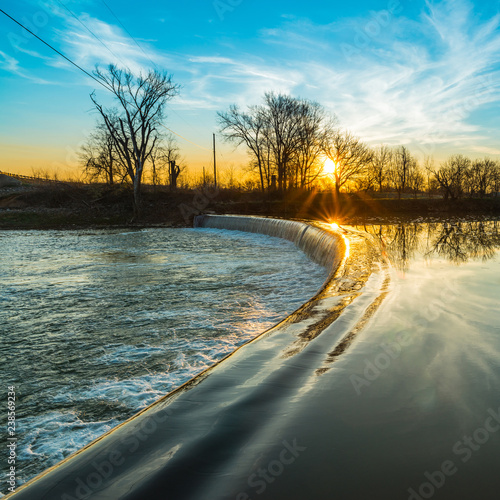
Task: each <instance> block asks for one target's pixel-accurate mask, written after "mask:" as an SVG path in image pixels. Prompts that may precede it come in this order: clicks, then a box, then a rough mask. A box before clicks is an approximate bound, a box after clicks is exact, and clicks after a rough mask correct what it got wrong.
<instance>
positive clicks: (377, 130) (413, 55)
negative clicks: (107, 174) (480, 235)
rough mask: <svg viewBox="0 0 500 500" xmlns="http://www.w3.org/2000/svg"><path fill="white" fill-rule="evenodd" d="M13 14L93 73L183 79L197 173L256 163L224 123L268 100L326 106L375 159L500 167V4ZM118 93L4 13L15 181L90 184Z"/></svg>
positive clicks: (1, 59) (6, 109) (136, 5)
mask: <svg viewBox="0 0 500 500" xmlns="http://www.w3.org/2000/svg"><path fill="white" fill-rule="evenodd" d="M0 9H2V10H4V11H5V12H6V13H7V14H9V15H10V16H12V17H14V18H15V19H16V20H18V21H19V22H21V23H22V24H24V25H25V26H27V27H28V28H29V29H31V30H32V31H33V32H34V33H35V34H36V35H38V36H39V37H41V38H42V39H44V40H45V41H46V42H48V43H49V44H51V45H52V46H53V47H54V48H56V49H57V50H59V51H60V52H62V53H63V54H65V55H66V56H67V57H69V58H70V59H72V60H73V61H74V62H75V63H77V64H78V65H79V66H81V67H82V68H84V69H85V70H87V71H88V72H92V70H93V69H94V68H95V66H96V65H99V66H100V67H101V68H105V67H106V66H107V65H108V64H110V63H114V64H116V65H118V66H121V67H127V68H129V69H130V70H132V71H133V72H135V73H138V72H140V71H142V72H147V71H148V70H149V69H151V68H154V69H158V70H160V71H166V72H168V73H170V74H172V78H173V81H174V82H175V83H177V84H179V85H180V87H181V88H180V94H179V96H177V97H176V98H175V99H173V100H172V101H170V102H169V104H168V107H167V120H166V122H165V123H166V126H167V127H169V128H170V129H171V130H172V131H174V132H175V133H176V134H178V137H177V139H178V145H179V147H180V148H181V153H182V155H183V157H184V163H185V164H186V165H187V167H188V169H190V170H192V171H196V170H197V169H198V170H199V169H200V168H201V166H202V165H206V166H207V167H211V165H212V159H211V158H212V154H211V151H210V149H211V147H212V146H211V145H212V133H216V134H217V154H218V160H217V161H218V165H219V167H220V168H222V169H224V168H225V167H228V166H229V165H234V166H239V165H243V164H245V163H246V162H247V156H246V155H245V153H244V150H243V149H235V147H234V145H232V144H229V143H225V142H223V140H222V137H220V136H219V135H218V124H217V111H225V110H226V109H227V108H228V107H229V105H231V104H238V105H239V106H241V107H243V108H245V107H246V106H250V105H254V104H259V103H260V102H261V100H262V97H263V94H264V93H265V92H268V91H276V92H283V93H288V94H290V95H293V96H297V97H301V98H307V99H310V100H314V101H317V102H319V103H320V104H322V105H323V106H324V107H325V109H326V110H327V112H328V113H330V114H332V115H333V114H334V115H336V116H337V117H338V119H339V122H340V125H341V126H342V127H344V128H346V129H348V130H350V131H352V132H353V133H355V134H357V135H358V136H360V137H361V138H362V139H363V140H365V141H366V142H368V143H369V144H370V145H374V146H375V145H379V144H388V145H391V146H397V145H406V146H408V147H409V148H410V149H411V150H412V152H413V153H414V154H415V155H416V156H417V157H418V158H420V159H421V160H422V161H423V159H424V158H425V157H427V156H429V157H433V158H434V160H435V161H436V162H440V161H443V160H444V159H446V157H447V156H449V155H451V154H457V153H461V154H465V155H468V156H470V157H473V158H476V157H484V156H488V157H490V158H494V159H500V133H499V132H500V120H499V119H498V117H499V115H500V0H489V1H476V2H469V1H466V0H441V1H433V2H425V1H419V0H364V1H356V0H353V1H352V2H350V3H349V2H339V1H335V0H332V1H322V2H318V1H313V0H310V1H307V2H304V1H303V0H278V1H269V0H267V1H263V0H199V1H190V2H179V1H176V2H174V1H158V0H141V1H140V2H137V1H136V0H134V1H132V0H120V1H118V0H0ZM94 90H95V91H96V96H97V98H98V99H99V100H100V101H102V102H104V103H108V104H110V103H111V100H110V99H111V97H110V95H109V93H107V91H106V90H105V89H104V88H102V87H101V88H99V85H98V84H97V83H96V82H95V81H94V80H92V79H91V78H89V77H88V76H86V75H85V74H84V73H83V72H81V71H79V70H78V69H77V68H75V67H73V66H71V65H70V64H69V63H68V62H66V61H65V60H64V59H63V58H62V57H60V56H59V55H57V54H56V53H55V52H53V51H51V50H50V49H49V48H48V47H47V46H45V45H44V44H42V43H41V42H40V41H39V40H37V39H36V38H35V37H34V36H32V35H30V34H28V33H27V32H25V31H23V29H22V28H21V27H19V26H18V25H16V24H15V23H14V22H13V21H12V20H11V19H9V18H8V17H6V16H5V15H4V14H2V13H0V116H1V119H0V170H1V171H7V172H12V173H22V174H25V175H30V174H31V173H32V172H33V171H35V170H40V169H44V170H49V171H53V170H57V171H58V173H59V174H60V175H63V176H64V175H71V173H72V172H76V171H77V170H78V168H79V167H78V163H77V154H76V153H77V151H78V149H79V148H80V147H81V145H82V144H83V143H84V142H85V140H86V138H87V136H88V135H89V133H90V132H91V131H92V129H93V128H94V127H95V124H96V122H97V114H96V112H95V110H94V109H93V106H92V103H91V101H90V97H89V94H90V93H91V92H93V91H94Z"/></svg>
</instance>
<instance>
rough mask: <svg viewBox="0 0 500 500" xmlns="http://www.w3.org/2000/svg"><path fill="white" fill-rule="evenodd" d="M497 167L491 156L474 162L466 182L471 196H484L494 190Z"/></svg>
mask: <svg viewBox="0 0 500 500" xmlns="http://www.w3.org/2000/svg"><path fill="white" fill-rule="evenodd" d="M495 169H496V163H495V162H494V161H493V160H490V159H489V158H484V159H483V160H475V161H474V162H472V164H471V166H470V170H469V175H468V179H467V182H466V185H467V186H468V188H469V189H468V191H469V195H470V196H474V195H478V196H479V197H480V198H483V197H484V196H486V194H487V193H488V192H489V191H490V190H493V184H494V180H495Z"/></svg>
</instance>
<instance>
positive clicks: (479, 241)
mask: <svg viewBox="0 0 500 500" xmlns="http://www.w3.org/2000/svg"><path fill="white" fill-rule="evenodd" d="M357 229H362V230H364V231H366V232H367V233H369V234H371V235H373V236H374V237H375V238H377V239H378V240H379V241H380V243H381V245H382V249H383V251H384V252H385V253H386V254H387V256H388V258H389V259H390V261H391V262H392V264H393V265H394V266H395V267H396V268H397V269H398V270H400V271H403V272H406V271H408V270H409V267H410V262H411V260H412V259H413V258H414V257H415V255H416V254H418V253H420V254H423V255H424V256H425V257H426V258H429V259H430V258H432V257H435V256H439V257H444V258H446V259H448V260H449V261H451V262H454V263H455V264H462V263H465V262H467V261H469V260H470V259H475V260H477V259H482V260H488V259H491V258H493V256H494V255H495V253H496V251H497V250H498V249H499V248H500V221H475V222H470V221H459V222H444V223H443V222H440V223H405V224H390V225H370V226H368V225H365V226H357Z"/></svg>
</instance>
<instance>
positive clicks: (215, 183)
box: [214, 134, 217, 187]
mask: <svg viewBox="0 0 500 500" xmlns="http://www.w3.org/2000/svg"><path fill="white" fill-rule="evenodd" d="M214 187H217V163H216V160H215V134H214Z"/></svg>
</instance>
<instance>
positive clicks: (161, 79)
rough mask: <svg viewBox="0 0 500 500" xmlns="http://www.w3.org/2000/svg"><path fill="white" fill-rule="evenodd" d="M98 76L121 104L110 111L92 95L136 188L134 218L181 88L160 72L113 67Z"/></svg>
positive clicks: (97, 73)
mask: <svg viewBox="0 0 500 500" xmlns="http://www.w3.org/2000/svg"><path fill="white" fill-rule="evenodd" d="M94 75H95V76H96V78H98V79H99V80H100V81H101V82H103V84H104V85H105V86H106V87H108V88H109V90H110V91H111V92H112V93H113V94H114V96H115V98H116V99H117V101H118V109H117V110H116V109H114V110H113V109H112V110H109V109H106V108H104V107H103V106H102V105H101V104H99V103H98V102H97V98H96V96H95V92H94V93H92V94H91V96H90V98H91V99H92V102H93V103H94V105H95V107H96V108H97V110H98V111H99V113H100V114H101V116H102V118H103V120H104V123H105V125H106V127H107V129H108V131H109V133H110V135H111V137H112V138H113V140H114V143H115V147H116V149H117V151H118V152H119V155H120V157H121V158H122V159H123V162H124V164H125V166H126V171H127V174H128V176H129V178H130V180H131V181H132V184H133V189H134V215H135V216H138V215H139V213H140V206H141V183H142V176H143V173H144V168H145V165H146V162H147V161H148V160H149V159H150V156H151V153H152V151H153V150H154V148H155V145H156V143H157V141H158V137H159V133H158V126H159V125H160V124H161V122H162V120H163V118H164V108H165V105H166V103H167V101H169V100H170V99H172V98H173V97H174V96H175V95H177V93H178V90H179V87H178V85H176V84H174V83H172V78H171V76H170V75H167V74H165V73H159V72H157V71H150V72H149V73H148V74H147V75H146V76H143V75H139V76H138V77H134V75H133V74H132V73H131V72H130V71H126V70H121V69H118V68H117V67H116V66H114V65H110V66H109V67H108V70H107V72H103V71H101V70H100V69H99V68H97V69H96V70H95V71H94ZM113 117H115V118H116V119H113Z"/></svg>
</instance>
